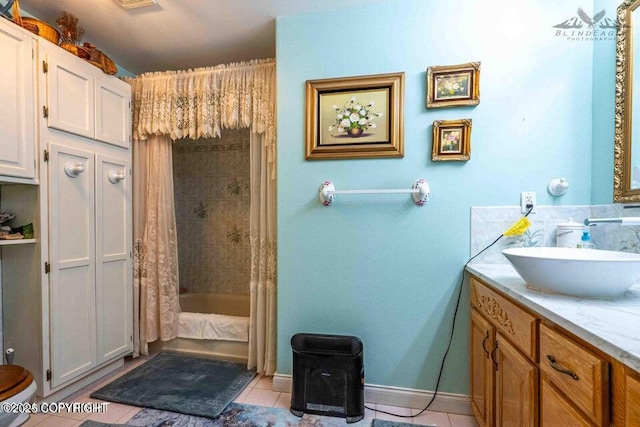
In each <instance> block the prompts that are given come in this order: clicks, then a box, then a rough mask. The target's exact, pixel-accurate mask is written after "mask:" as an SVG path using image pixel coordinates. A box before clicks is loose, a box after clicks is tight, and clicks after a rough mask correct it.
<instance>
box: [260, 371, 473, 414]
mask: <svg viewBox="0 0 640 427" xmlns="http://www.w3.org/2000/svg"><path fill="white" fill-rule="evenodd" d="M291 383H292V379H291V375H283V374H278V373H276V374H275V375H274V376H273V391H279V392H283V393H291ZM432 397H433V392H432V391H426V390H417V389H412V388H403V387H391V386H384V385H377V384H365V385H364V400H365V402H367V403H379V404H381V405H390V406H400V407H403V408H424V407H425V406H427V404H428V403H429V401H430V400H431V398H432ZM429 410H430V411H436V412H449V413H452V414H462V415H473V412H472V410H471V405H470V403H469V396H467V395H464V394H455V393H443V392H438V395H437V396H436V398H435V400H434V401H433V403H432V404H431V406H430V407H429Z"/></svg>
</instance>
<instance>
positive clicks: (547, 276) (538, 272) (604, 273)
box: [502, 247, 640, 298]
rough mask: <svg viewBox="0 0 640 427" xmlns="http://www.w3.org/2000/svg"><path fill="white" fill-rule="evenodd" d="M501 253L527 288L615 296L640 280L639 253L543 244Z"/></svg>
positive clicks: (583, 295) (602, 296) (578, 294)
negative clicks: (548, 246)
mask: <svg viewBox="0 0 640 427" xmlns="http://www.w3.org/2000/svg"><path fill="white" fill-rule="evenodd" d="M502 253H503V254H504V256H506V257H507V259H508V260H509V262H511V264H513V268H514V269H515V270H516V272H517V273H518V274H519V275H520V277H522V279H524V281H525V282H526V283H527V285H529V287H531V288H534V289H538V290H541V291H546V292H553V293H560V294H566V295H574V296H582V297H600V298H610V297H618V296H621V295H622V294H624V293H625V291H626V290H628V289H629V288H630V287H631V286H633V285H634V283H636V282H637V281H638V280H640V254H633V253H627V252H616V251H602V250H598V249H575V248H544V247H533V248H511V249H504V250H503V251H502Z"/></svg>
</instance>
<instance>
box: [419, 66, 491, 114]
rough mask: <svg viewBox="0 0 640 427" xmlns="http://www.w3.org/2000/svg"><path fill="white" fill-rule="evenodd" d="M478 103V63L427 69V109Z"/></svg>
mask: <svg viewBox="0 0 640 427" xmlns="http://www.w3.org/2000/svg"><path fill="white" fill-rule="evenodd" d="M479 103H480V62H467V63H466V64H459V65H446V66H433V67H429V68H427V108H440V107H453V106H469V105H478V104H479Z"/></svg>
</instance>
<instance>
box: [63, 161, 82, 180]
mask: <svg viewBox="0 0 640 427" xmlns="http://www.w3.org/2000/svg"><path fill="white" fill-rule="evenodd" d="M82 172H84V165H83V164H82V163H73V162H67V163H65V165H64V173H66V174H67V176H69V177H71V178H75V177H77V176H78V175H80V174H81V173H82Z"/></svg>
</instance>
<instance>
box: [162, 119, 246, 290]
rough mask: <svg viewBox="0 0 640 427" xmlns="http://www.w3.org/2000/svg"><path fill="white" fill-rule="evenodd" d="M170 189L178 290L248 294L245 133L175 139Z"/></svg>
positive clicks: (241, 130) (244, 130)
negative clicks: (173, 206)
mask: <svg viewBox="0 0 640 427" xmlns="http://www.w3.org/2000/svg"><path fill="white" fill-rule="evenodd" d="M173 180H174V182H173V185H174V190H175V205H176V224H177V230H178V259H179V268H180V288H184V289H186V290H187V291H188V292H211V293H220V294H234V295H244V294H248V293H249V278H250V261H251V260H250V256H251V253H250V246H249V203H250V192H249V130H248V129H240V130H227V131H224V133H223V135H222V138H214V139H199V140H179V141H176V142H175V143H174V146H173Z"/></svg>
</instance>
